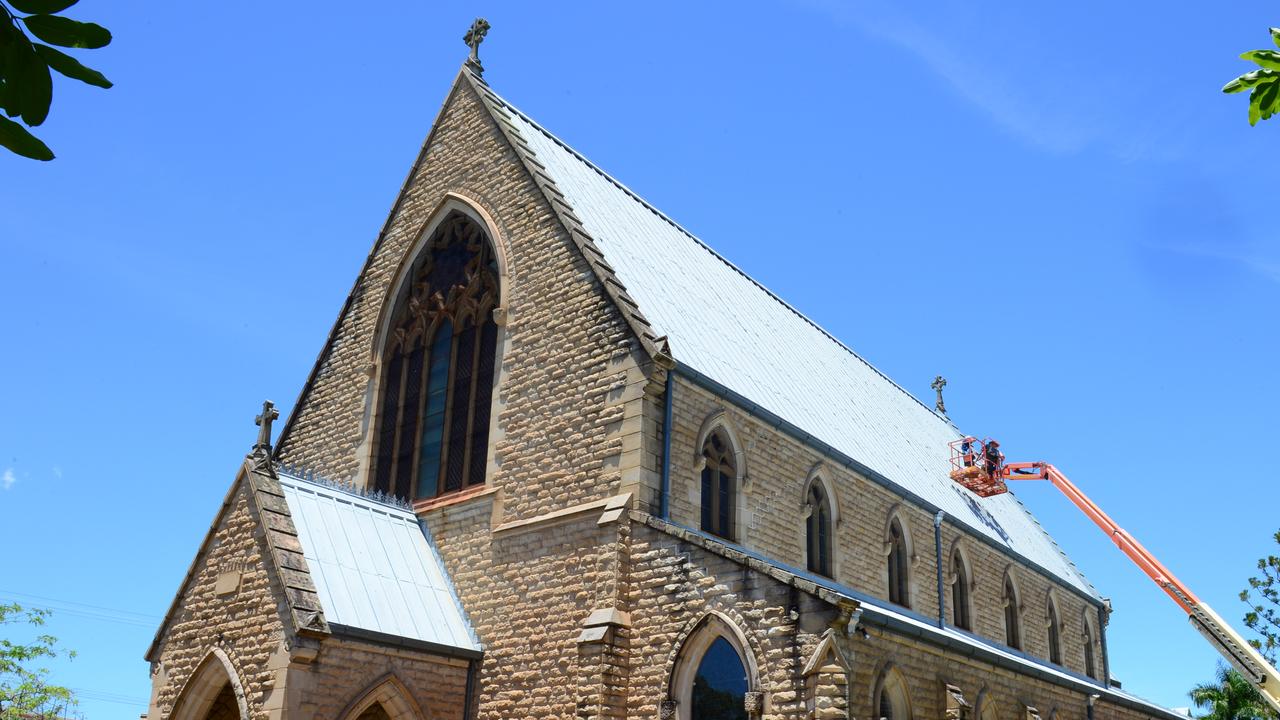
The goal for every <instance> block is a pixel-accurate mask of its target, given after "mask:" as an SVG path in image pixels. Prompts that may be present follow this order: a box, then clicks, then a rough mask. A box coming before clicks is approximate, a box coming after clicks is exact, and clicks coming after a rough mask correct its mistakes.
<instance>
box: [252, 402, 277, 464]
mask: <svg viewBox="0 0 1280 720" xmlns="http://www.w3.org/2000/svg"><path fill="white" fill-rule="evenodd" d="M279 418H280V411H279V410H276V404H275V403H273V402H271V401H270V400H263V401H262V414H261V415H259V416H257V417H255V418H254V419H253V424H254V425H257V426H258V442H257V444H256V445H254V446H253V449H254V450H255V451H257V450H263V451H266V452H268V453H269V452H271V422H272V421H273V420H277V419H279Z"/></svg>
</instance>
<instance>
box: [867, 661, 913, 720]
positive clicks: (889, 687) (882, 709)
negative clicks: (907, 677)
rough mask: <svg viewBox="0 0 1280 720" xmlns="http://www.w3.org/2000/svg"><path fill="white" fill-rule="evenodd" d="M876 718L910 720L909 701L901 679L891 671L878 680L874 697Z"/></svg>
mask: <svg viewBox="0 0 1280 720" xmlns="http://www.w3.org/2000/svg"><path fill="white" fill-rule="evenodd" d="M875 707H876V717H878V718H879V719H880V720H911V701H910V698H909V697H908V695H907V688H906V684H905V683H904V682H903V681H902V677H901V676H900V675H898V673H897V672H895V671H893V670H892V669H890V670H886V671H885V673H884V675H882V676H881V678H880V683H879V685H878V686H877V688H876V697H875Z"/></svg>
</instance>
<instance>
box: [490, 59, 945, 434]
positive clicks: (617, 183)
mask: <svg viewBox="0 0 1280 720" xmlns="http://www.w3.org/2000/svg"><path fill="white" fill-rule="evenodd" d="M482 82H483V81H482ZM483 89H484V91H485V92H487V93H489V94H490V95H491V96H492V97H493V99H494V100H495V101H496V102H498V103H501V104H502V105H503V106H504V107H506V108H507V109H508V110H510V111H511V112H513V113H515V114H516V115H518V116H520V118H521V119H522V120H524V121H525V122H526V123H528V124H529V125H531V126H532V127H533V128H534V129H536V130H538V131H539V132H541V133H542V134H543V135H545V136H546V137H547V139H549V140H551V141H552V142H554V143H555V144H557V145H559V146H560V147H561V148H563V149H564V150H565V152H568V153H569V154H570V155H572V156H573V157H575V158H577V159H578V161H579V162H581V163H583V164H584V165H586V166H587V167H589V168H591V169H592V170H594V171H595V172H596V173H598V174H599V175H600V176H601V177H603V178H604V179H605V180H608V181H609V182H610V183H612V184H613V185H614V186H615V187H617V188H618V189H619V190H621V191H622V192H624V193H626V194H627V195H628V196H629V197H630V198H631V199H632V200H635V201H636V202H637V203H639V204H640V205H642V206H644V208H645V209H647V210H648V211H649V212H651V213H653V214H654V215H656V216H658V217H659V218H661V219H662V220H663V221H664V222H666V223H668V224H669V225H671V226H672V227H673V228H675V229H676V230H679V231H680V232H681V233H683V234H684V235H685V236H687V237H688V238H689V239H690V240H692V241H694V242H695V243H697V244H698V246H699V247H701V248H702V249H703V250H705V251H706V252H708V253H711V255H712V257H714V258H716V259H717V260H719V261H720V262H722V263H724V264H725V265H727V266H729V267H730V268H731V269H732V270H733V271H734V272H736V273H738V274H739V275H741V276H742V277H743V278H745V279H746V280H747V281H749V282H750V283H752V284H753V285H755V286H756V287H758V288H760V290H761V291H763V292H764V293H765V294H766V295H768V296H769V297H770V298H772V299H773V300H774V301H775V302H777V303H778V304H780V305H782V306H783V307H785V308H786V309H787V310H789V311H791V312H792V313H794V314H795V315H796V316H797V317H799V318H800V319H801V320H803V321H804V322H806V323H808V324H809V325H810V326H812V327H813V328H814V329H815V330H817V331H818V332H820V333H822V334H823V335H824V336H826V338H827V339H828V340H830V341H831V342H833V343H835V344H836V345H838V346H839V347H840V348H841V349H842V350H844V351H845V352H847V353H849V354H850V355H852V356H853V357H855V358H857V359H858V360H859V361H860V362H861V363H863V364H864V365H866V366H867V367H868V368H870V369H871V370H872V371H873V372H875V373H876V374H877V375H879V376H880V377H881V378H883V379H884V380H885V381H886V382H888V383H889V384H891V385H893V386H894V387H895V388H897V389H898V390H899V391H901V392H902V393H903V394H904V395H906V396H907V397H909V398H911V399H912V400H913V401H915V403H916V404H917V405H919V406H920V407H922V408H924V409H925V410H926V411H928V412H929V414H930V415H933V416H934V417H936V418H937V419H938V420H940V421H942V422H944V423H946V424H947V425H948V426H950V427H951V428H953V429H955V430H956V431H957V432H959V431H960V430H959V428H958V427H957V426H956V424H955V423H954V422H952V421H951V419H950V418H948V417H947V416H945V415H940V414H939V413H938V412H937V411H936V410H934V408H931V407H929V406H928V404H926V403H925V402H924V401H923V400H921V399H920V398H918V397H916V396H915V395H913V394H912V393H911V392H910V391H909V390H907V389H906V388H904V387H902V385H900V384H898V382H897V381H896V380H894V379H893V378H891V377H889V376H888V375H886V374H885V373H884V372H883V371H881V370H880V368H878V367H876V366H875V365H873V364H872V363H871V362H869V361H868V360H867V359H866V358H864V357H862V356H861V355H859V354H858V352H857V351H856V350H854V349H853V348H851V347H849V346H848V345H846V344H845V343H844V341H842V340H840V338H838V337H836V336H835V335H833V334H831V333H830V332H829V331H828V330H827V329H826V328H824V327H822V326H821V325H819V324H818V323H817V322H815V321H814V320H813V319H812V318H810V317H809V316H808V315H805V314H804V313H803V312H801V311H800V310H798V309H796V307H795V306H794V305H792V304H791V303H789V302H787V301H786V300H785V299H783V298H782V297H781V296H779V295H778V294H777V293H775V292H773V291H772V290H770V289H769V288H768V287H766V286H765V285H764V284H763V283H761V282H760V281H759V280H756V279H755V278H754V277H752V276H751V275H750V274H749V273H747V272H746V271H744V270H743V269H742V268H740V267H738V266H737V265H735V264H734V263H733V261H731V260H729V259H728V258H726V257H725V256H724V255H721V254H720V253H719V252H717V251H716V249H715V248H713V247H711V246H710V245H708V244H707V243H706V242H704V241H703V240H702V239H701V238H699V237H698V236H697V235H694V234H693V233H692V232H690V231H689V230H688V229H687V228H685V227H684V226H683V225H681V224H680V223H678V222H676V221H675V220H673V219H672V218H671V216H670V215H667V214H666V213H664V212H663V211H662V210H659V209H658V208H657V207H656V206H655V205H654V204H653V203H651V202H649V201H648V200H645V199H644V198H643V197H641V196H640V194H639V193H637V192H635V191H634V190H632V189H631V188H629V187H627V186H626V185H625V184H624V183H623V182H622V181H620V180H618V179H617V178H615V177H614V176H612V175H610V174H609V173H608V172H606V171H605V170H604V169H602V168H601V167H600V166H599V165H597V164H595V163H594V162H592V161H591V160H589V159H588V158H587V157H586V156H585V155H583V154H582V153H580V152H578V151H577V150H576V149H574V148H573V147H572V146H571V145H569V143H567V142H565V141H564V140H561V139H560V138H559V137H557V136H556V135H555V133H553V132H551V131H550V130H547V129H546V128H545V127H543V126H542V125H541V124H540V123H538V121H536V120H534V119H533V118H532V117H530V116H529V115H528V114H527V113H525V112H524V111H523V110H521V109H520V108H518V107H516V106H515V105H512V104H511V102H510V101H508V100H507V99H506V98H504V97H502V96H501V95H499V94H498V93H497V91H495V90H494V89H493V87H492V86H491V85H489V84H488V83H484V87H483Z"/></svg>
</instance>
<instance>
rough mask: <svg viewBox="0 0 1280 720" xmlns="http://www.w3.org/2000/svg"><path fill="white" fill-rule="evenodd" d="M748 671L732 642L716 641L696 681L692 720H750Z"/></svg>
mask: <svg viewBox="0 0 1280 720" xmlns="http://www.w3.org/2000/svg"><path fill="white" fill-rule="evenodd" d="M746 697H747V669H746V668H745V667H743V665H742V658H740V657H738V652H737V651H736V650H734V649H733V646H732V645H730V644H729V641H728V640H725V639H724V638H723V637H720V638H716V640H715V642H713V643H711V647H709V648H707V652H706V653H705V654H704V655H703V656H702V661H701V662H700V663H698V672H697V674H696V675H695V676H694V678H693V697H692V706H691V707H690V712H689V714H690V717H691V718H692V720H747V706H746Z"/></svg>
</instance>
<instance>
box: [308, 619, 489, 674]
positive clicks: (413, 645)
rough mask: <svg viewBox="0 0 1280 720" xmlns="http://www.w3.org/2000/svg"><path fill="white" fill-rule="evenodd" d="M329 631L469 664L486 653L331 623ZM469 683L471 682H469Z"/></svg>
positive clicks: (376, 643)
mask: <svg viewBox="0 0 1280 720" xmlns="http://www.w3.org/2000/svg"><path fill="white" fill-rule="evenodd" d="M329 630H330V632H331V633H332V634H333V635H334V636H336V637H344V638H349V639H353V640H363V641H365V642H370V643H373V644H375V645H383V646H387V647H396V648H405V649H408V650H420V651H423V652H428V653H431V654H432V655H443V656H445V657H451V658H456V659H458V660H467V661H468V662H469V663H474V662H475V661H476V660H479V659H480V658H482V657H484V653H483V652H482V651H480V650H474V649H471V648H461V647H455V646H453V645H443V644H441V643H435V642H431V641H430V640H418V639H415V638H407V637H400V636H399V635H390V634H388V633H383V632H378V631H376V630H365V629H364V628H358V627H352V626H350V625H342V624H340V623H329ZM468 677H469V676H468ZM468 682H470V681H469V680H468Z"/></svg>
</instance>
